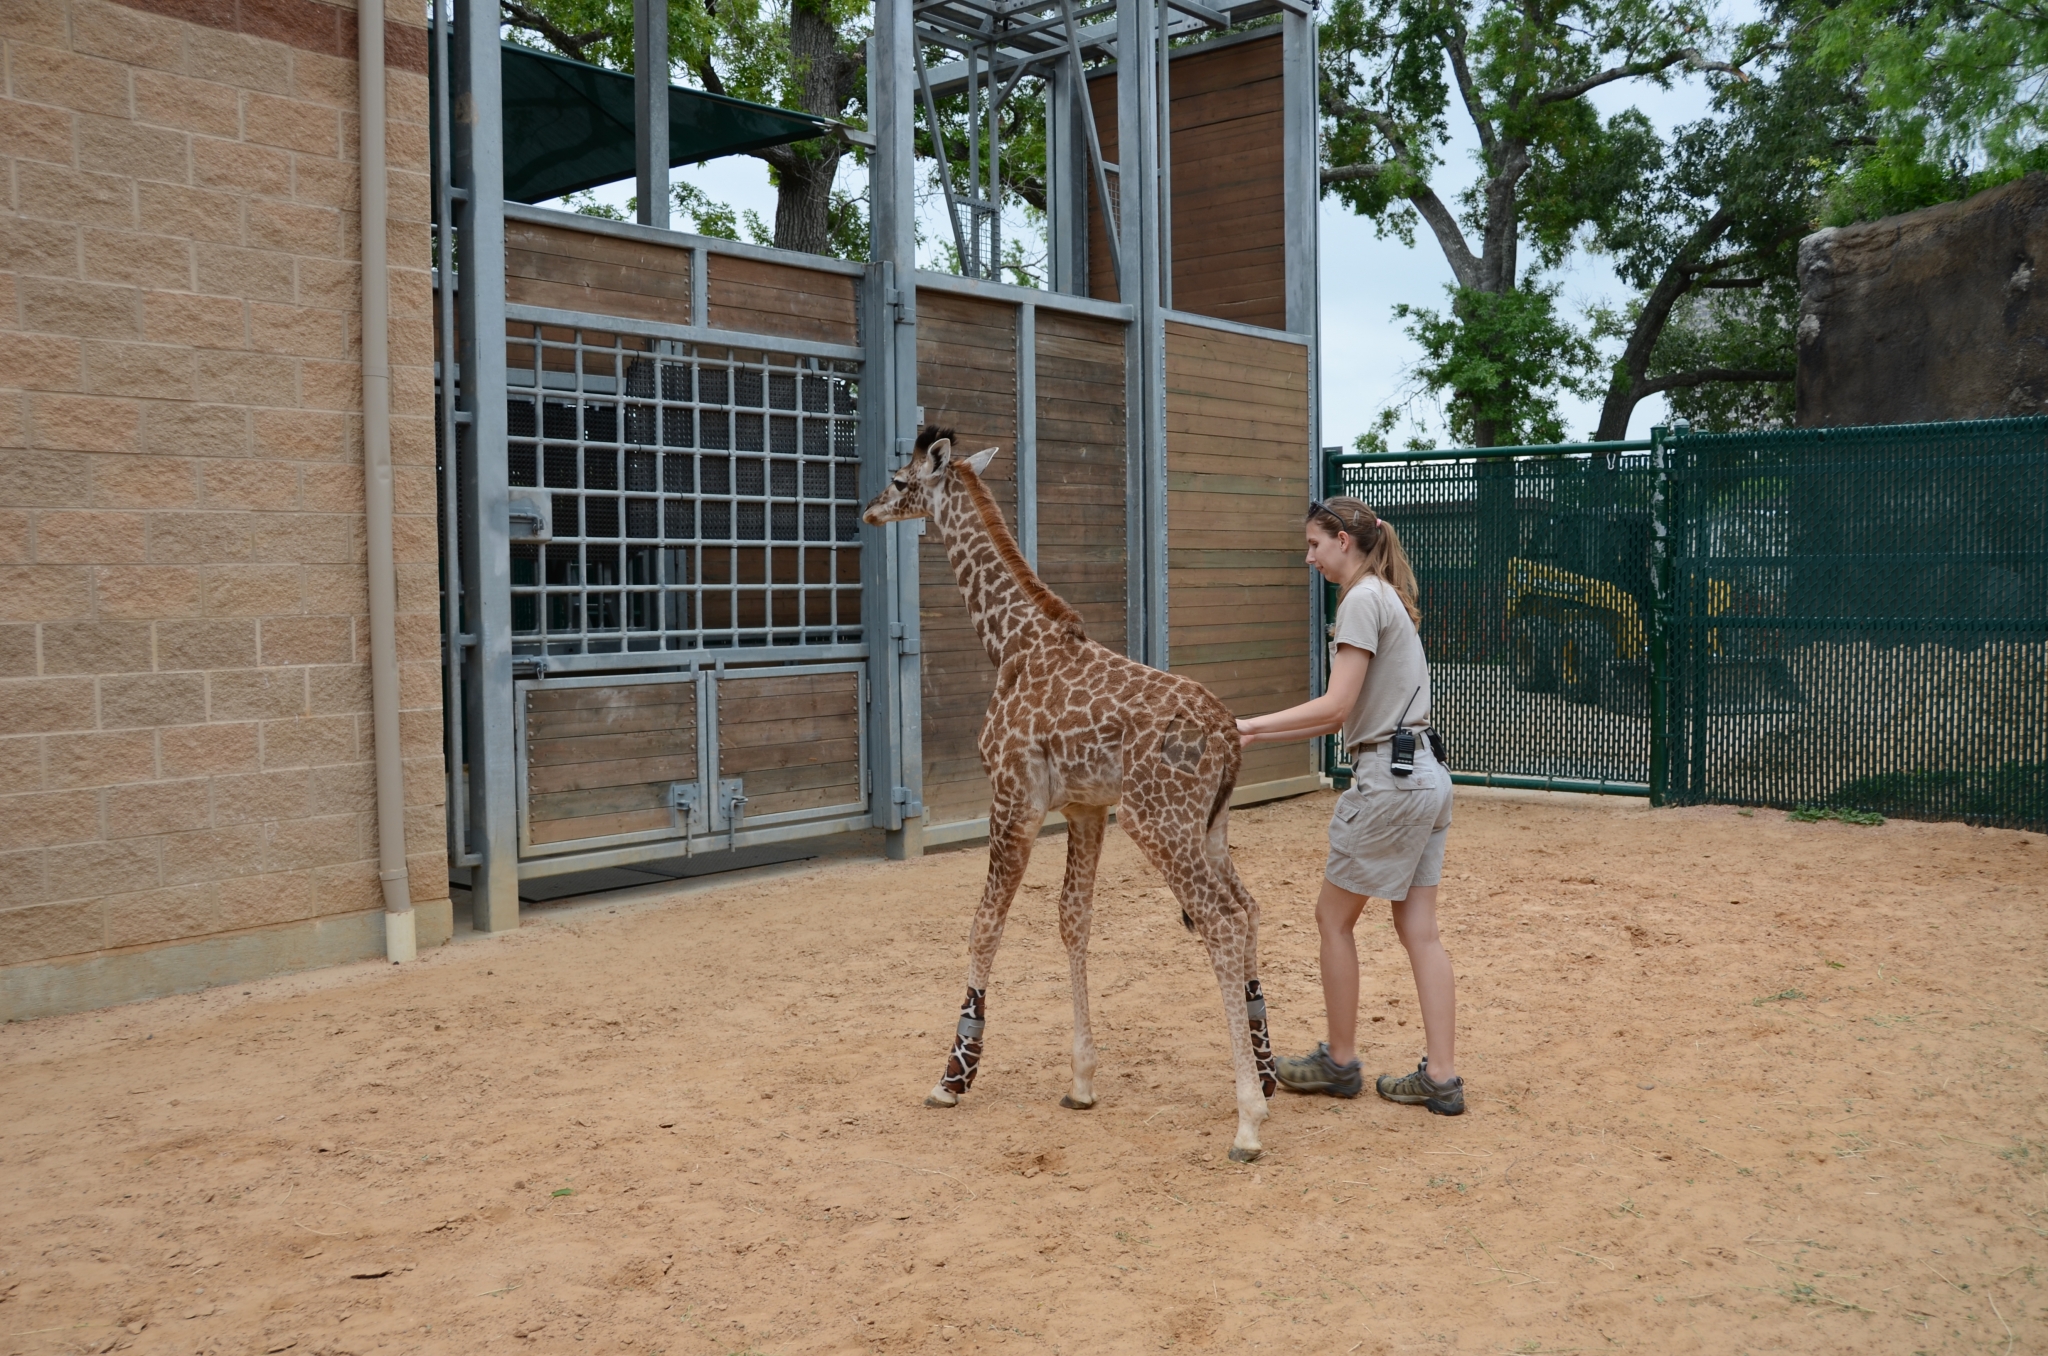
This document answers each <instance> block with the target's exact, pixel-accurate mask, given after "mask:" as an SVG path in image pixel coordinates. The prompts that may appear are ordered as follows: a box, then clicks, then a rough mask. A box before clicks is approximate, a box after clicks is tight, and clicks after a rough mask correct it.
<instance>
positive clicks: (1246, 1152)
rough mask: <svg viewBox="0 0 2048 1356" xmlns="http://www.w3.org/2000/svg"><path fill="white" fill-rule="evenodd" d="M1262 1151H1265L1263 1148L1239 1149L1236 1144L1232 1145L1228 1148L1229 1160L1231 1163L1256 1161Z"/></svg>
mask: <svg viewBox="0 0 2048 1356" xmlns="http://www.w3.org/2000/svg"><path fill="white" fill-rule="evenodd" d="M1264 1152H1266V1151H1265V1150H1264V1149H1240V1148H1238V1147H1237V1146H1236V1145H1232V1146H1231V1148H1230V1161H1231V1162H1233V1163H1256V1162H1258V1161H1259V1155H1260V1154H1262V1153H1264Z"/></svg>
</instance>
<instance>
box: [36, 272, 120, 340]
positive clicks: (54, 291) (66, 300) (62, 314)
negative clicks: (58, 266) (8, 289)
mask: <svg viewBox="0 0 2048 1356" xmlns="http://www.w3.org/2000/svg"><path fill="white" fill-rule="evenodd" d="M20 290H21V323H22V326H23V328H25V329H29V330H34V331H40V332H42V333H46V334H69V335H78V336H81V337H84V338H88V339H139V338H141V337H142V304H141V303H142V298H141V296H140V295H139V294H138V293H137V292H136V291H135V289H134V288H132V287H127V286H116V285H114V284H111V283H91V282H76V281H73V280H71V279H69V278H39V277H24V278H22V279H21V280H20Z"/></svg>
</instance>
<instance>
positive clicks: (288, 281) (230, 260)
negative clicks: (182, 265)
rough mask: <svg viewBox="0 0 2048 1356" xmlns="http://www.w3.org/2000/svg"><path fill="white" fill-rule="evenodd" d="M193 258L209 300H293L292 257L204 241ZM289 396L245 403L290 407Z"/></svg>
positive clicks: (195, 248)
mask: <svg viewBox="0 0 2048 1356" xmlns="http://www.w3.org/2000/svg"><path fill="white" fill-rule="evenodd" d="M192 258H193V262H194V265H195V266H196V268H197V270H198V272H197V277H198V281H197V283H196V284H195V287H196V289H197V290H198V291H200V292H204V293H206V294H207V295H208V296H217V297H243V298H246V299H249V300H253V301H278V302H289V301H291V299H292V294H293V290H294V288H293V283H292V260H291V256H290V255H288V254H280V253H279V252H277V251H276V250H253V249H247V248H245V247H243V246H240V245H220V244H214V243H212V242H210V241H201V242H200V243H198V244H196V245H194V246H193V247H192ZM286 394H287V393H280V392H278V391H276V390H272V391H271V392H270V394H269V395H268V396H267V397H263V398H260V399H251V400H248V401H247V402H245V403H247V404H251V405H289V404H291V403H292V402H291V400H290V399H288V398H286Z"/></svg>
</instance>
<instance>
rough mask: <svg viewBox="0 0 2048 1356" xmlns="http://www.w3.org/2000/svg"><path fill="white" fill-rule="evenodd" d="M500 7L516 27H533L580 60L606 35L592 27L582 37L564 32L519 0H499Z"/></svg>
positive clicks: (545, 16) (564, 53)
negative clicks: (586, 49)
mask: <svg viewBox="0 0 2048 1356" xmlns="http://www.w3.org/2000/svg"><path fill="white" fill-rule="evenodd" d="M498 8H499V9H500V10H501V11H503V13H504V15H505V18H506V20H507V21H508V22H510V23H511V25H512V26H513V27H514V28H526V29H531V30H532V31H534V32H535V33H538V34H540V35H541V36H542V37H543V38H546V39H547V40H548V41H549V42H551V43H553V44H554V46H555V50H557V51H559V52H561V53H562V54H563V55H564V56H572V57H574V58H576V59H577V60H578V61H584V60H587V59H588V58H586V57H585V56H584V55H583V50H584V49H585V48H586V47H588V46H590V44H592V43H593V42H596V41H598V40H599V39H601V38H603V37H604V36H605V34H604V31H603V30H602V29H592V30H591V31H590V32H588V33H585V34H584V35H583V36H582V37H580V38H579V37H576V36H574V35H572V34H569V33H567V32H564V31H563V30H562V29H561V28H559V27H557V26H556V25H555V23H554V21H553V20H551V19H549V18H548V16H547V15H545V14H542V13H540V12H539V11H537V10H531V9H528V8H527V7H526V6H524V5H522V4H520V3H519V0H498Z"/></svg>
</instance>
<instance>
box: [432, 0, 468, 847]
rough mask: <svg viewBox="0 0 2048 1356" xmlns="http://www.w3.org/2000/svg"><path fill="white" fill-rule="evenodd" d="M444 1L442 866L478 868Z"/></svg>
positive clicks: (438, 399) (438, 206)
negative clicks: (466, 737)
mask: <svg viewBox="0 0 2048 1356" xmlns="http://www.w3.org/2000/svg"><path fill="white" fill-rule="evenodd" d="M447 10H448V5H447V0H433V5H432V16H433V17H432V20H431V23H430V33H431V37H430V39H429V40H430V41H431V43H432V44H433V54H432V55H433V63H434V67H433V69H434V107H433V138H432V141H431V143H430V144H431V146H432V151H433V165H432V171H433V181H434V328H435V335H434V364H435V370H436V373H437V375H438V377H439V380H438V381H437V382H436V384H435V388H434V419H435V423H436V433H437V441H438V442H439V444H440V449H441V560H442V574H441V663H442V676H441V685H442V694H443V696H442V700H443V701H444V702H445V703H446V706H445V709H444V710H443V711H442V713H441V722H442V755H443V757H444V758H445V760H446V762H447V777H448V802H447V804H448V811H447V817H448V865H449V866H450V867H451V868H460V867H470V866H474V865H476V858H475V855H474V854H473V853H471V851H470V849H469V779H468V775H467V768H468V762H469V755H468V753H467V752H466V751H465V749H464V745H463V733H464V724H463V707H464V702H463V684H464V679H463V670H464V667H465V664H466V661H467V658H468V656H467V653H466V645H467V643H468V640H469V639H470V637H469V636H468V635H467V634H466V633H465V632H464V631H463V624H464V613H465V611H466V609H465V608H464V606H463V601H462V584H463V573H462V563H461V561H462V522H461V505H462V482H461V477H460V475H459V474H458V471H459V469H460V464H461V457H460V455H459V448H460V446H461V431H460V428H459V426H458V425H457V424H456V422H455V420H456V414H455V405H456V401H455V396H456V390H455V181H454V178H453V176H454V160H455V153H454V140H453V133H452V131H451V130H450V127H449V123H450V114H451V110H452V103H451V100H450V98H449V92H448V81H449V73H448V64H449V55H448V27H449V16H448V13H447Z"/></svg>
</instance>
